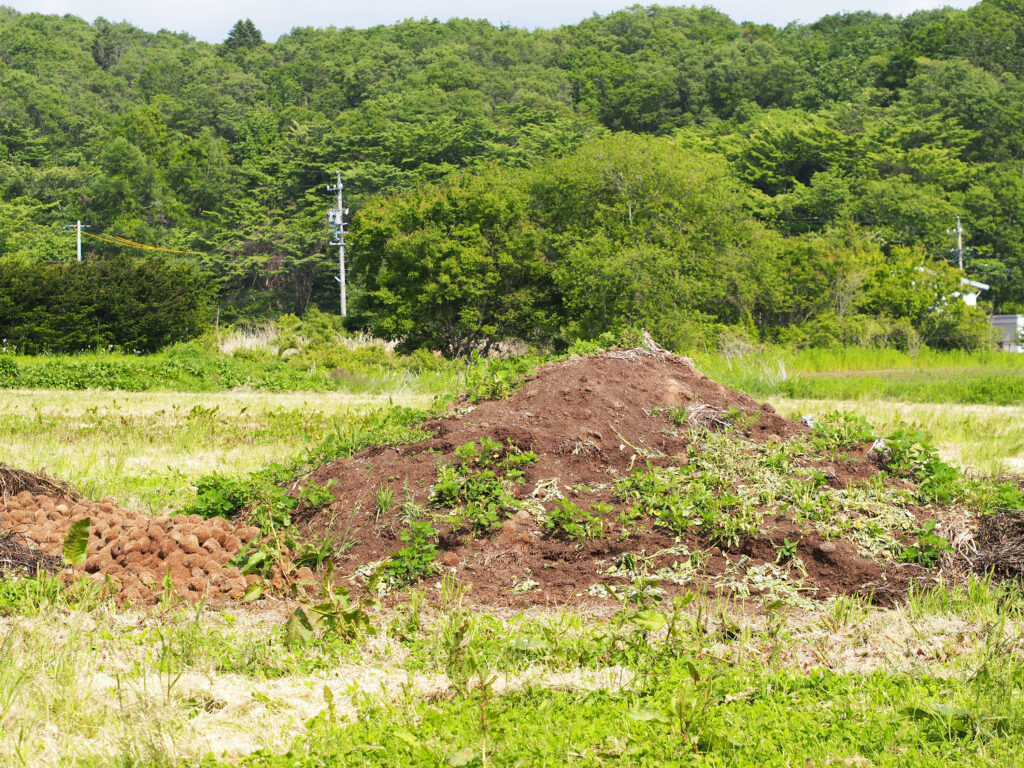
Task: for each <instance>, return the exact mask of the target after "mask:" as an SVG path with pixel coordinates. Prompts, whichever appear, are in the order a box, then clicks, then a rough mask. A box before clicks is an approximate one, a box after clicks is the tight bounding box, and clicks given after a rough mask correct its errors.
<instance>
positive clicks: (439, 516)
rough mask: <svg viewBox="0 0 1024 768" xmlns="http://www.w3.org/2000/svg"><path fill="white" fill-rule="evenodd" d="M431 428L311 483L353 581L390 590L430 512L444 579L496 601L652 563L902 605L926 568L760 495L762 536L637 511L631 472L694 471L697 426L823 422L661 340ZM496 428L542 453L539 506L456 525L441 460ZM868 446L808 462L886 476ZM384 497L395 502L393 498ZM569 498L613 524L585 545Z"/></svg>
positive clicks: (598, 589) (859, 477) (566, 367)
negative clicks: (443, 496) (444, 496)
mask: <svg viewBox="0 0 1024 768" xmlns="http://www.w3.org/2000/svg"><path fill="white" fill-rule="evenodd" d="M424 426H425V428H426V429H427V430H428V431H429V432H430V433H431V434H432V436H433V437H431V438H430V439H428V440H426V441H424V442H421V443H418V444H415V445H404V446H397V447H379V448H373V449H369V450H366V451H363V452H361V453H359V454H357V455H355V456H354V457H352V458H350V459H346V460H343V461H336V462H332V463H329V464H327V465H324V466H323V467H320V468H319V469H318V470H316V471H315V472H314V473H313V474H312V475H311V476H310V477H309V478H308V479H307V480H306V482H312V483H316V484H317V485H320V486H325V485H328V484H331V492H332V493H333V495H334V499H335V500H334V502H333V503H332V504H330V505H329V506H328V507H327V508H326V509H322V510H319V511H315V512H314V511H307V510H303V508H302V507H300V508H299V511H298V514H297V516H296V519H297V521H298V525H299V526H300V528H301V529H303V530H304V531H305V532H306V533H307V534H308V535H310V536H312V537H317V538H320V537H325V536H326V537H330V538H332V539H333V540H334V541H335V543H336V544H338V545H343V546H342V547H341V548H342V549H343V550H344V553H343V554H341V555H339V556H337V557H336V558H335V559H336V563H337V566H338V572H340V573H342V574H343V575H344V576H345V577H347V580H348V581H349V583H350V584H353V585H356V586H357V587H358V586H364V587H365V586H366V585H367V583H369V586H370V587H371V588H375V587H376V584H377V582H376V581H375V580H374V578H373V573H374V569H375V568H378V567H379V566H380V564H381V563H383V562H387V559H388V558H389V557H390V556H392V555H393V554H394V553H395V552H396V551H397V550H399V549H400V548H402V547H403V546H404V545H405V544H406V543H407V542H408V539H407V538H406V540H403V532H405V531H407V530H408V526H409V520H410V519H411V517H415V516H416V515H420V516H422V515H423V514H424V513H426V514H427V515H428V516H429V517H430V519H431V520H433V521H434V525H435V527H436V529H437V546H438V555H437V563H438V572H437V576H434V577H431V578H430V581H431V583H432V582H434V581H436V580H437V578H438V577H439V575H440V574H444V573H453V574H455V575H456V576H457V578H459V579H460V580H462V581H463V582H467V583H471V584H472V589H471V595H472V596H473V599H475V600H477V601H479V602H482V603H487V604H494V605H508V606H514V607H521V606H522V607H525V606H528V605H537V604H563V605H564V604H579V603H586V602H589V601H592V600H594V599H595V598H597V597H600V596H601V595H602V594H604V592H603V590H604V589H605V586H604V585H609V586H611V587H612V588H613V589H619V590H620V593H621V590H628V589H629V587H630V584H631V583H633V582H634V581H635V577H636V574H637V573H639V572H644V573H656V572H657V573H662V574H666V573H667V574H669V576H668V577H667V578H663V579H661V587H660V588H662V589H665V590H666V591H667V592H671V591H673V590H679V589H683V588H687V589H688V588H693V585H698V584H699V585H703V587H704V588H707V589H711V590H717V591H725V592H730V593H733V594H739V595H740V596H757V595H758V594H768V593H773V594H774V591H775V590H776V587H777V586H778V585H779V584H780V583H787V582H788V583H789V585H790V586H791V587H792V589H791V590H790V592H791V593H792V594H794V595H797V596H806V597H807V598H822V597H827V596H829V595H833V594H838V593H844V594H861V595H874V596H875V597H876V599H879V600H881V601H883V602H886V601H890V600H891V599H893V598H894V596H898V595H899V594H901V593H904V594H905V590H906V586H907V584H908V583H909V581H910V580H911V579H913V578H916V577H920V576H922V575H925V574H924V572H923V571H922V570H921V569H918V568H916V567H913V566H911V567H906V566H897V565H896V564H895V563H893V562H892V560H891V558H888V559H886V558H884V557H878V556H873V555H871V554H870V553H865V552H864V549H863V547H862V546H859V545H858V544H856V543H855V542H853V541H847V540H842V539H841V540H834V539H830V537H828V536H826V535H824V534H822V533H821V532H819V531H818V530H817V529H816V527H815V525H813V524H809V523H807V522H806V521H802V522H794V519H793V516H792V514H790V513H789V512H787V511H786V510H784V509H782V508H781V507H782V506H783V505H781V504H779V505H777V507H773V506H772V504H771V502H770V501H768V502H766V501H765V500H764V499H760V498H759V499H756V500H752V501H751V500H744V501H749V502H750V504H752V505H755V506H757V507H758V508H759V513H760V514H763V520H762V523H761V528H760V530H759V531H758V532H757V534H756V535H753V536H750V535H744V536H733V537H728V538H726V539H725V540H723V538H722V537H720V536H712V535H708V534H706V533H704V532H701V530H699V528H698V527H695V528H694V529H692V530H691V531H687V532H685V533H679V532H678V531H676V532H675V533H673V532H670V531H667V530H665V529H664V528H663V527H662V526H659V525H656V524H654V523H653V522H652V520H651V519H649V518H646V519H633V520H629V519H628V518H629V510H630V504H629V503H627V502H626V501H624V500H623V498H622V495H621V493H620V492H618V491H617V489H616V482H617V481H619V480H621V479H623V478H627V477H629V476H630V475H631V474H633V473H634V472H636V471H638V470H650V469H652V468H666V469H671V468H677V469H678V468H680V467H686V465H687V464H689V463H691V462H692V461H693V460H694V455H695V454H694V451H700V450H703V448H702V444H701V443H700V442H699V441H696V440H695V438H694V433H695V428H704V429H705V430H708V431H716V430H718V431H720V430H722V429H728V431H729V433H730V434H731V435H734V436H735V437H736V438H738V439H741V440H744V441H747V442H748V444H754V445H763V444H766V443H775V444H779V445H781V444H784V443H787V442H788V441H792V440H793V439H794V438H800V437H801V436H806V435H807V434H808V432H809V430H808V427H806V426H804V425H803V424H801V423H799V422H794V421H790V420H788V419H785V418H782V417H780V416H779V415H778V414H776V413H775V412H774V410H773V409H772V407H771V406H770V405H767V404H762V403H758V402H756V401H755V400H753V399H752V398H750V397H748V396H746V395H744V394H741V393H737V392H734V391H732V390H730V389H728V388H726V387H724V386H722V385H721V384H718V383H717V382H715V381H712V380H711V379H709V378H708V377H706V376H704V375H703V374H702V373H700V372H699V371H697V370H695V369H694V367H693V365H692V363H691V362H690V361H689V360H688V359H686V358H682V357H678V356H676V355H672V354H669V353H665V352H664V351H662V350H660V349H657V348H651V349H646V348H639V349H630V350H612V351H608V352H604V353H601V354H598V355H594V356H588V357H582V358H580V357H574V358H570V359H568V360H565V361H562V362H558V363H554V364H550V365H547V366H543V367H542V368H540V369H539V370H538V372H537V375H536V377H535V378H533V379H532V380H530V381H529V382H527V383H526V384H525V386H523V387H522V388H521V389H520V390H519V391H517V392H516V393H514V394H513V395H512V396H510V397H508V398H507V399H504V400H496V401H485V402H480V403H478V404H476V405H473V404H470V403H468V402H460V403H457V404H455V406H453V408H452V409H451V413H450V414H449V415H448V416H446V417H445V418H441V419H437V420H434V421H431V422H428V423H426V424H425V425H424ZM696 431H697V432H700V431H701V430H700V429H696ZM483 438H488V439H490V440H493V441H495V442H496V443H500V444H501V445H502V446H511V447H514V449H515V450H517V451H522V452H525V451H530V452H533V453H534V454H536V457H537V459H536V461H534V462H532V463H530V464H528V465H526V466H524V467H522V471H523V473H524V474H523V477H522V479H521V481H520V482H518V483H516V484H515V490H514V491H513V492H514V494H515V495H516V497H517V498H518V499H520V500H521V501H524V502H526V503H524V504H523V507H522V508H519V509H518V511H514V512H513V513H510V514H509V515H508V516H507V518H505V516H503V518H502V519H501V520H500V525H499V526H497V527H496V529H494V530H491V531H488V532H487V533H486V534H484V535H481V534H480V533H479V532H476V533H473V532H471V531H470V532H467V530H465V529H463V530H454V529H453V530H451V531H448V530H446V528H445V525H444V524H443V519H444V515H445V514H448V513H449V512H450V509H444V508H441V507H440V506H439V504H438V503H437V497H436V494H435V491H434V487H435V484H436V483H438V477H439V471H441V468H442V467H444V466H446V465H455V464H458V463H459V461H460V460H461V459H460V458H459V454H458V453H457V450H458V449H459V447H460V446H464V445H466V444H467V443H476V444H480V441H481V440H482V439H483ZM868 448H869V446H867V445H863V446H856V447H855V448H854V449H852V450H851V451H849V452H848V453H847V454H846V455H844V456H842V457H841V459H842V460H841V461H833V460H831V459H828V458H825V457H815V456H810V457H806V458H804V459H801V460H800V461H799V462H798V463H799V464H800V465H801V467H802V468H804V469H806V470H807V472H808V473H811V472H814V471H818V472H820V474H821V478H822V479H821V480H820V482H821V483H822V487H823V488H826V489H827V488H846V487H848V486H850V485H851V484H856V483H861V482H862V481H865V480H868V479H870V478H872V477H873V476H874V475H876V474H877V472H878V470H879V466H878V464H877V463H876V462H875V461H874V460H873V459H874V457H873V456H872V455H871V454H870V452H869V450H868ZM815 482H819V481H817V480H816V481H815ZM727 492H728V493H740V494H742V493H745V492H747V491H745V490H744V489H742V488H740V489H721V488H720V489H718V490H717V491H715V493H717V494H719V497H721V494H724V493H727ZM382 494H383V498H385V499H388V498H391V499H393V502H392V503H390V504H387V505H382V504H381V498H382ZM560 498H564V499H568V500H571V501H572V502H573V504H576V505H578V506H579V507H581V508H584V509H598V510H601V514H602V515H603V518H604V520H603V523H602V524H603V526H604V533H603V535H601V536H600V537H598V538H593V539H591V540H570V539H568V538H567V537H566V536H564V535H560V534H559V533H558V532H552V531H551V529H550V527H548V526H545V525H544V524H543V523H544V520H545V517H546V516H549V515H551V514H552V510H553V508H554V506H555V505H556V504H557V503H558V499H560ZM910 514H913V513H908V515H910ZM624 515H625V518H624V517H623V516H624ZM624 519H625V522H622V521H623V520H624ZM439 520H441V522H438V521H439ZM405 535H406V537H407V536H408V534H405ZM638 563H641V564H642V568H641V567H640V566H639V565H638ZM673 574H676V575H677V577H673ZM788 588H789V586H787V589H788Z"/></svg>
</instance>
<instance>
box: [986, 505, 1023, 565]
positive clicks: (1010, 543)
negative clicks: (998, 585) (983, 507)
mask: <svg viewBox="0 0 1024 768" xmlns="http://www.w3.org/2000/svg"><path fill="white" fill-rule="evenodd" d="M976 542H977V547H978V555H977V557H976V558H975V559H974V568H975V570H976V571H978V572H979V573H992V574H994V575H996V576H1001V577H1003V578H1009V579H1015V578H1021V577H1024V512H999V513H997V514H994V515H989V516H987V517H983V518H982V519H981V523H980V525H979V526H978V535H977V538H976Z"/></svg>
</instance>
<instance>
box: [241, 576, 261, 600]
mask: <svg viewBox="0 0 1024 768" xmlns="http://www.w3.org/2000/svg"><path fill="white" fill-rule="evenodd" d="M262 596H263V583H262V582H259V581H257V582H254V583H252V584H250V585H249V588H248V589H247V590H245V594H244V595H242V600H243V601H245V602H249V601H251V600H259V599H260V598H261V597H262Z"/></svg>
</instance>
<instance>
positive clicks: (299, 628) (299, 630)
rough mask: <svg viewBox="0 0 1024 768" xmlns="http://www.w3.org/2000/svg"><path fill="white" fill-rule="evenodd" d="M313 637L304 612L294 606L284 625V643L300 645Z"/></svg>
mask: <svg viewBox="0 0 1024 768" xmlns="http://www.w3.org/2000/svg"><path fill="white" fill-rule="evenodd" d="M312 639H313V628H312V627H310V626H309V620H308V619H307V618H306V613H305V611H303V610H302V609H301V608H296V609H295V611H294V612H293V613H292V615H291V616H289V617H288V621H286V622H285V625H284V644H285V645H287V646H289V647H291V646H293V645H302V644H303V643H308V642H309V641H310V640H312Z"/></svg>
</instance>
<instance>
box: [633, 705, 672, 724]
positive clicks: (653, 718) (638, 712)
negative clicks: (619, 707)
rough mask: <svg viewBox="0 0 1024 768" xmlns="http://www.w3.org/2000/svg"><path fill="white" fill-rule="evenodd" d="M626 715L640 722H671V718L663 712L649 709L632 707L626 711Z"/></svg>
mask: <svg viewBox="0 0 1024 768" xmlns="http://www.w3.org/2000/svg"><path fill="white" fill-rule="evenodd" d="M626 717H628V718H629V719H630V720H636V721H637V722H638V723H665V724H668V723H669V719H668V718H667V717H666V716H665V715H663V714H662V713H661V712H652V711H651V710H649V709H631V710H629V711H628V712H627V713H626Z"/></svg>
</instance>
